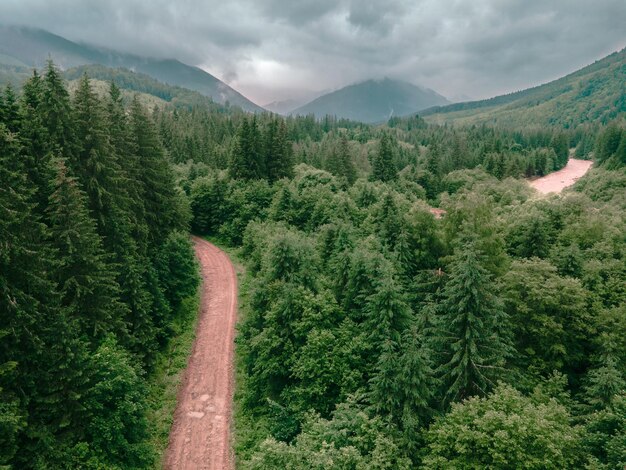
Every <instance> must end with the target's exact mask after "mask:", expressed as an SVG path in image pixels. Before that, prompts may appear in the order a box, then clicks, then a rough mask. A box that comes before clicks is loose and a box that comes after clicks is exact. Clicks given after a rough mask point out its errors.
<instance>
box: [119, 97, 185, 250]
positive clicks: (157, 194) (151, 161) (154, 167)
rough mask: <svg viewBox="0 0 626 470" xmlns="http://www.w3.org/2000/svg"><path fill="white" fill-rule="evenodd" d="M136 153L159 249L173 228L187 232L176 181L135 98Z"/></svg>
mask: <svg viewBox="0 0 626 470" xmlns="http://www.w3.org/2000/svg"><path fill="white" fill-rule="evenodd" d="M130 125H131V129H132V135H133V146H134V152H135V154H136V155H137V157H138V166H139V168H141V171H140V172H139V175H138V176H139V180H138V181H137V183H138V184H139V185H140V187H141V188H142V200H143V201H144V209H145V223H146V225H147V227H148V230H149V232H148V240H149V241H151V242H153V243H154V244H156V246H158V245H160V244H161V243H162V242H163V241H164V240H165V238H166V236H167V233H168V232H169V231H170V230H172V229H173V228H184V225H185V221H183V220H181V219H180V218H179V217H178V214H177V207H176V201H177V198H178V196H177V194H176V190H175V187H174V178H173V175H172V172H171V169H170V166H169V163H168V162H167V160H166V159H165V154H164V150H163V146H162V145H161V142H160V141H159V137H158V134H157V132H156V129H155V127H154V123H153V122H152V120H151V119H150V117H149V116H148V115H147V114H146V112H145V111H144V109H143V108H142V106H141V104H140V103H139V100H138V99H137V97H136V96H135V98H134V99H133V102H132V103H131V107H130Z"/></svg>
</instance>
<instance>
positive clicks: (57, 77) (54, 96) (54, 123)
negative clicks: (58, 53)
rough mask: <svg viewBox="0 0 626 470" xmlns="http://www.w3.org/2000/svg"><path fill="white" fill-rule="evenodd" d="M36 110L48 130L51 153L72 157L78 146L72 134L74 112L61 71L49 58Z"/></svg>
mask: <svg viewBox="0 0 626 470" xmlns="http://www.w3.org/2000/svg"><path fill="white" fill-rule="evenodd" d="M37 111H38V112H39V113H40V115H41V121H42V123H43V125H44V127H45V128H46V129H47V131H48V139H49V143H50V148H51V151H52V153H53V154H54V155H63V156H64V157H66V158H68V159H70V160H71V159H73V158H74V157H75V156H76V152H77V146H78V144H77V141H76V136H75V134H74V113H73V110H72V107H71V105H70V98H69V94H68V92H67V89H66V88H65V85H64V83H63V79H62V78H61V73H60V72H59V69H57V67H56V66H55V65H54V64H53V63H52V61H51V60H49V61H48V64H47V66H46V73H45V75H44V78H43V81H42V93H41V104H40V106H39V107H38V109H37Z"/></svg>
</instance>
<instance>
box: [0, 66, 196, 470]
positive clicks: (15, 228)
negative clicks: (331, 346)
mask: <svg viewBox="0 0 626 470" xmlns="http://www.w3.org/2000/svg"><path fill="white" fill-rule="evenodd" d="M189 216H190V212H189V208H188V204H187V202H186V199H185V197H184V194H182V193H181V192H180V190H179V189H177V187H176V184H175V180H174V173H173V172H172V170H171V168H170V165H169V163H168V161H167V159H166V154H165V151H164V149H163V147H162V145H161V142H160V137H159V134H158V131H157V128H156V126H155V124H154V123H153V121H152V118H151V116H150V115H149V113H147V112H146V110H144V109H142V107H141V106H140V105H139V103H138V102H137V101H136V100H135V101H134V102H133V103H132V105H131V106H130V109H125V108H124V107H123V105H122V103H121V98H120V92H119V89H118V88H117V87H116V86H115V85H112V86H111V89H110V95H109V96H108V97H107V98H106V99H100V98H98V97H97V96H96V95H95V94H94V92H93V90H92V89H91V87H90V84H89V81H88V79H87V78H86V77H83V78H82V79H81V81H80V86H79V87H78V90H77V91H76V93H75V96H74V97H73V98H72V99H71V98H70V96H69V95H68V92H67V90H66V88H65V86H64V84H63V81H62V79H61V76H60V73H59V71H58V70H57V69H56V68H55V67H54V65H53V64H52V63H49V64H48V66H47V68H46V70H45V74H44V75H39V74H37V73H35V74H34V75H33V76H32V77H31V78H30V79H29V80H28V81H27V82H26V83H25V84H24V86H23V89H22V90H21V93H20V95H19V96H16V93H15V92H14V91H13V90H12V89H11V88H7V89H6V90H5V91H4V92H3V93H2V94H0V273H1V275H0V466H8V467H9V468H42V469H43V468H94V469H95V468H146V467H150V466H152V465H153V464H154V451H153V449H152V446H151V444H150V442H149V439H150V435H149V430H148V423H147V420H146V412H147V409H148V403H147V401H146V400H147V397H146V389H147V382H146V377H147V375H146V374H148V373H149V372H150V371H151V370H152V368H153V366H154V363H155V359H156V357H157V354H158V352H159V351H160V350H161V349H162V348H163V347H164V345H165V344H166V343H167V340H168V338H169V336H170V335H171V324H172V322H173V321H174V319H175V317H176V315H177V314H178V311H179V308H180V305H181V302H182V301H183V299H185V298H186V297H189V296H194V295H195V292H196V285H197V282H198V279H197V277H198V275H197V268H196V265H195V261H194V258H193V250H192V248H191V245H190V242H189V239H188V236H187V234H186V232H187V229H188V223H189Z"/></svg>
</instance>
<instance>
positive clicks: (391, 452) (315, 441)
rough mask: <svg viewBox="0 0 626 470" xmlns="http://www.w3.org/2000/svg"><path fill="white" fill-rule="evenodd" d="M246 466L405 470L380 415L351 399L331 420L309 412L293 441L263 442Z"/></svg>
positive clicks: (406, 464) (260, 469) (407, 465)
mask: <svg viewBox="0 0 626 470" xmlns="http://www.w3.org/2000/svg"><path fill="white" fill-rule="evenodd" d="M242 468H246V469H258V470H263V469H268V470H269V469H273V468H288V469H293V470H298V469H302V470H304V469H310V468H316V469H320V470H321V469H327V468H328V469H354V470H360V469H366V468H367V469H381V470H382V469H389V470H391V469H409V468H411V461H410V460H409V459H408V458H407V457H406V456H404V455H403V453H402V451H401V449H400V447H399V446H398V443H397V441H395V440H394V437H393V436H390V435H389V431H388V428H387V426H386V425H385V424H384V422H383V421H382V420H381V419H380V418H376V417H374V418H370V417H369V416H368V415H367V413H366V412H365V411H364V410H362V409H361V408H360V407H359V406H358V405H357V404H356V403H354V401H349V402H347V403H343V404H340V405H338V406H337V409H336V410H335V411H334V413H333V416H332V419H330V420H326V419H323V418H320V417H319V416H316V415H309V416H308V417H307V420H306V421H305V423H304V425H303V431H302V433H301V434H300V435H299V436H298V439H297V440H296V442H295V443H294V444H291V445H288V444H285V443H283V442H278V441H276V440H274V439H268V440H266V441H265V442H263V443H262V444H261V446H260V448H259V450H258V451H257V453H255V454H254V455H253V456H252V457H251V458H250V460H249V461H246V462H243V464H242Z"/></svg>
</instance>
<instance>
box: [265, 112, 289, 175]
mask: <svg viewBox="0 0 626 470" xmlns="http://www.w3.org/2000/svg"><path fill="white" fill-rule="evenodd" d="M263 153H264V158H263V161H264V167H265V175H264V176H265V177H267V179H268V180H269V181H270V182H273V181H276V180H279V179H281V178H290V177H292V176H293V151H292V148H291V142H290V141H289V140H288V137H287V126H286V125H285V121H284V120H282V119H280V120H279V119H277V118H274V119H272V120H271V121H270V122H269V123H268V125H267V127H266V129H265V133H264V136H263Z"/></svg>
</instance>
